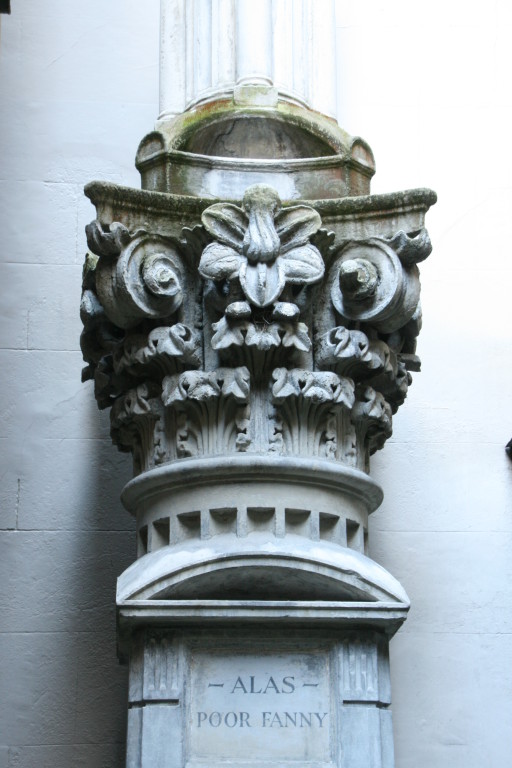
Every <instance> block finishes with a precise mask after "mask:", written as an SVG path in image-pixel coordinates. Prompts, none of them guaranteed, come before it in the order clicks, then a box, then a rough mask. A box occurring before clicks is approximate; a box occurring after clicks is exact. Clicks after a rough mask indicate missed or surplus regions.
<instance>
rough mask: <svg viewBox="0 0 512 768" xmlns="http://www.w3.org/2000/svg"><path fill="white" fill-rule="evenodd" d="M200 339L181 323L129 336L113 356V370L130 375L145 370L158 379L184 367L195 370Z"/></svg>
mask: <svg viewBox="0 0 512 768" xmlns="http://www.w3.org/2000/svg"><path fill="white" fill-rule="evenodd" d="M200 352H201V349H200V338H199V335H198V334H197V332H196V331H194V330H192V329H190V328H188V326H186V325H184V324H183V323H176V324H175V325H171V326H162V327H158V328H153V329H152V330H151V331H150V332H149V333H148V334H140V333H139V334H131V335H129V336H127V337H126V338H125V340H124V342H123V343H122V344H119V346H118V348H117V349H116V351H115V353H114V361H113V362H114V371H115V372H116V373H123V372H127V373H129V374H131V375H133V376H137V375H141V374H145V375H147V371H148V369H149V370H151V369H155V370H157V371H160V373H161V376H164V375H167V374H171V373H175V372H176V371H177V370H180V369H183V368H184V367H186V366H190V367H192V368H198V367H199V365H200V363H201V354H200Z"/></svg>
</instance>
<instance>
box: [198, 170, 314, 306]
mask: <svg viewBox="0 0 512 768" xmlns="http://www.w3.org/2000/svg"><path fill="white" fill-rule="evenodd" d="M242 205H243V207H242V208H239V207H238V206H236V205H233V204H231V203H217V204H215V205H212V206H210V207H209V208H207V209H206V211H204V213H203V216H202V221H203V224H204V226H205V227H206V229H207V230H208V232H209V233H210V234H211V235H212V236H213V237H214V238H215V241H214V242H213V243H211V244H210V245H208V246H207V247H206V248H205V250H204V251H203V254H202V256H201V261H200V263H199V272H200V274H201V275H202V276H203V277H205V278H209V279H210V280H213V281H216V282H220V281H222V280H227V281H228V282H232V281H235V280H237V281H238V282H239V283H240V287H241V288H242V291H243V293H244V295H245V297H246V299H247V300H248V301H249V302H250V304H252V305H253V306H254V307H259V308H263V307H269V306H270V305H272V304H274V302H276V301H277V299H279V297H280V296H281V294H282V293H283V290H284V288H285V286H286V285H309V284H311V283H317V282H318V281H319V280H321V279H322V277H323V274H324V263H323V260H322V257H321V255H320V252H319V251H318V249H317V248H315V246H314V245H311V243H310V242H309V239H310V237H311V236H312V235H314V234H315V233H316V232H318V230H319V229H320V226H321V223H322V222H321V219H320V216H319V215H318V213H317V212H316V211H315V210H314V209H313V208H309V207H308V206H305V205H297V206H294V207H293V208H287V209H284V210H283V209H282V208H281V201H280V199H279V196H278V194H277V192H275V190H273V189H272V188H271V187H267V186H265V185H263V184H256V185H254V186H252V187H249V189H248V190H247V191H246V193H245V195H244V198H243V203H242ZM285 311H286V310H285Z"/></svg>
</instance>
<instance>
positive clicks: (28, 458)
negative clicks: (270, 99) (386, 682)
mask: <svg viewBox="0 0 512 768" xmlns="http://www.w3.org/2000/svg"><path fill="white" fill-rule="evenodd" d="M255 2H256V0H255ZM12 6H13V8H12V15H11V16H10V17H3V18H2V35H1V40H0V104H1V108H2V119H1V126H0V152H1V165H0V195H1V202H0V211H1V213H0V216H1V228H0V243H1V244H0V291H1V295H2V303H1V308H0V316H1V324H0V344H1V346H2V350H1V352H0V379H1V392H2V399H1V401H0V413H1V417H0V446H1V450H2V462H1V467H2V468H1V472H0V476H1V495H0V499H1V502H0V503H1V510H0V515H1V517H0V528H1V531H0V584H1V592H2V597H1V606H0V768H42V767H46V766H48V768H50V767H51V768H69V766H82V767H83V768H110V767H112V768H113V767H114V766H116V768H120V766H121V764H122V754H123V739H124V719H125V693H126V691H125V684H126V679H125V670H124V669H123V668H121V667H119V666H117V663H116V659H115V626H114V624H115V621H114V587H115V579H116V576H117V575H118V574H119V573H120V572H121V571H122V570H123V569H124V567H125V566H126V565H127V564H128V563H129V562H130V561H131V560H132V558H133V556H134V537H133V533H132V523H131V520H130V519H129V517H128V515H127V513H125V512H124V511H123V510H122V509H121V506H120V503H119V502H118V496H119V491H120V489H121V487H122V485H123V483H124V482H125V481H126V480H127V478H128V477H129V475H130V467H129V462H128V461H127V459H126V457H124V456H119V455H118V454H117V453H116V452H115V451H114V449H113V448H112V447H111V445H110V439H109V437H108V419H107V418H106V415H105V414H98V412H97V410H96V405H95V402H94V399H93V396H92V391H91V385H90V384H87V385H82V384H81V383H80V369H81V356H80V353H79V351H78V350H79V346H78V337H79V333H80V322H79V318H78V304H79V297H80V272H81V263H82V260H83V255H84V252H85V247H86V246H85V237H84V234H83V227H84V225H85V223H86V222H88V221H89V220H90V219H92V218H93V215H94V212H93V209H92V207H91V206H90V204H89V203H88V201H87V200H86V199H85V198H83V196H82V191H81V190H82V187H83V185H84V183H86V182H87V181H89V180H91V179H95V178H100V179H108V180H111V181H114V182H119V183H123V184H129V185H132V186H138V175H137V173H136V171H135V169H134V167H133V156H134V154H135V150H136V147H137V144H138V141H139V140H140V138H141V137H142V136H143V135H144V133H146V132H147V131H149V130H150V129H151V127H152V125H153V123H154V120H155V119H156V116H157V113H158V71H157V70H158V15H159V14H158V0H145V2H144V3H140V2H135V0H107V2H105V0H74V2H72V3H71V2H69V1H68V2H66V0H45V2H43V0H32V2H30V3H29V2H20V1H19V0H14V1H13V3H12ZM511 33H512V6H510V4H509V3H508V2H507V0H496V1H492V0H490V2H487V3H485V4H484V3H481V2H471V1H469V2H462V0H460V1H459V0H444V2H442V0H434V1H433V2H429V3H416V2H407V0H351V1H349V0H347V1H346V2H345V1H343V2H342V1H341V0H340V2H339V4H338V42H339V45H340V48H341V53H340V61H339V83H340V91H339V99H338V102H339V105H340V121H341V123H342V125H343V126H344V127H345V128H346V129H347V130H348V131H349V132H351V133H353V134H360V135H362V136H363V137H364V138H365V139H367V140H368V141H369V143H370V145H371V146H372V148H373V150H374V152H375V155H376V159H377V168H378V170H377V175H376V177H375V180H374V184H373V189H374V191H376V192H384V191H393V190H397V189H403V188H407V187H414V186H431V187H433V188H434V189H436V190H437V192H438V194H439V203H438V204H437V206H436V207H435V208H434V209H432V211H431V213H430V214H429V215H428V219H427V221H428V226H429V230H430V233H431V236H432V240H433V242H434V248H435V250H434V253H433V254H432V256H431V257H430V259H429V260H428V261H427V262H426V263H425V264H424V265H423V269H422V275H423V279H422V283H423V307H424V314H425V325H424V329H423V332H422V335H421V337H420V344H419V351H420V354H421V356H422V359H423V372H422V373H421V374H416V375H415V377H414V378H415V381H414V385H413V387H412V388H411V390H410V395H409V398H408V401H407V403H406V405H405V406H404V407H403V408H402V410H401V411H400V413H399V414H398V416H397V417H396V420H395V433H394V437H393V438H392V440H391V441H390V442H389V443H388V445H387V446H386V449H385V450H384V452H383V453H382V454H380V455H379V456H377V457H375V458H374V461H373V474H374V476H375V477H376V479H378V480H379V481H380V482H381V483H382V484H383V486H384V489H385V492H386V500H385V502H384V505H383V506H382V508H381V510H379V511H378V512H377V513H375V515H374V517H373V524H372V529H371V546H372V553H373V555H374V557H375V558H376V559H377V560H379V561H380V562H381V563H383V564H384V565H385V566H386V567H387V568H389V569H390V570H391V571H392V572H393V574H394V575H395V576H397V577H398V578H399V579H400V580H401V581H402V583H403V584H404V586H405V587H406V589H407V590H408V592H409V595H410V597H411V599H412V602H413V607H412V609H411V613H410V617H409V619H408V621H407V623H406V625H405V626H404V628H403V629H402V630H401V632H400V633H399V634H398V635H397V637H396V638H395V639H394V641H393V645H392V648H393V659H392V664H393V666H392V670H393V686H394V688H393V694H394V705H393V706H394V722H395V739H396V757H397V759H396V762H397V768H481V767H482V766H484V765H485V766H489V768H503V767H504V766H507V765H509V764H510V761H511V758H510V755H511V754H512V728H511V725H510V724H511V723H512V675H511V674H510V666H511V662H512V586H511V585H512V463H509V460H508V459H507V457H506V455H505V453H504V445H505V443H506V442H507V441H508V439H509V438H510V437H512V408H511V407H510V405H511V404H510V399H511V393H512V386H511V385H512V349H511V346H512V343H511V338H512V334H511V322H510V312H509V305H510V298H509V297H510V295H511V292H512V279H511V278H512V266H511V265H512V254H511V250H512V248H511V246H510V242H509V238H507V235H508V232H509V228H510V225H509V221H510V219H511V216H512V214H511V212H512V181H511V179H512V174H511V171H512V168H511V164H512V163H511V159H510V151H509V148H508V140H509V137H510V136H511V135H512V88H511V72H512V56H511V53H510V43H509V41H510V38H511V36H512V34H511Z"/></svg>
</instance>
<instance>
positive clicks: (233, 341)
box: [212, 317, 246, 349]
mask: <svg viewBox="0 0 512 768" xmlns="http://www.w3.org/2000/svg"><path fill="white" fill-rule="evenodd" d="M245 327H246V326H245V323H243V322H242V323H239V322H237V321H236V320H234V321H231V322H230V321H229V320H228V319H227V318H225V317H222V318H221V319H220V320H219V322H218V323H213V324H212V328H213V330H214V331H215V333H214V334H213V336H212V347H213V349H227V348H228V347H231V346H235V347H242V346H243V344H244V335H243V333H242V330H244V329H245Z"/></svg>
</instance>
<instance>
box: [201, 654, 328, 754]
mask: <svg viewBox="0 0 512 768" xmlns="http://www.w3.org/2000/svg"><path fill="white" fill-rule="evenodd" d="M191 669H192V673H193V674H192V687H191V696H190V701H189V716H188V726H189V729H188V730H189V753H190V754H189V757H190V759H191V763H190V764H191V765H194V762H195V761H198V762H202V761H204V760H205V759H206V758H207V757H209V759H210V760H211V759H215V760H217V761H220V762H219V764H221V761H223V760H233V759H239V760H244V761H249V762H248V763H247V764H252V763H251V761H255V762H259V764H260V765H266V764H267V763H268V764H270V763H272V764H273V761H275V760H286V761H288V760H292V761H294V765H296V766H297V768H298V766H302V765H306V764H307V765H313V764H314V765H319V766H322V765H328V764H330V762H331V742H332V739H331V731H332V728H333V724H332V723H331V703H330V686H329V660H328V656H327V654H324V653H319V654H318V655H316V654H315V655H313V654H308V653H301V654H298V653H288V654H284V653H283V654H275V655H274V654H272V655H271V654H268V655H267V654H262V655H260V656H256V655H251V654H243V655H242V654H231V655H228V654H227V653H226V654H221V653H218V654H214V655H213V656H212V655H207V654H206V653H205V654H202V653H200V652H199V653H195V654H194V656H193V658H192V664H191Z"/></svg>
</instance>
